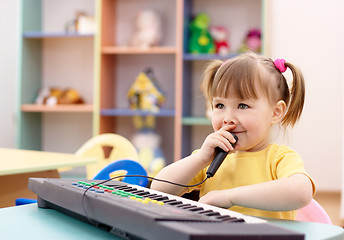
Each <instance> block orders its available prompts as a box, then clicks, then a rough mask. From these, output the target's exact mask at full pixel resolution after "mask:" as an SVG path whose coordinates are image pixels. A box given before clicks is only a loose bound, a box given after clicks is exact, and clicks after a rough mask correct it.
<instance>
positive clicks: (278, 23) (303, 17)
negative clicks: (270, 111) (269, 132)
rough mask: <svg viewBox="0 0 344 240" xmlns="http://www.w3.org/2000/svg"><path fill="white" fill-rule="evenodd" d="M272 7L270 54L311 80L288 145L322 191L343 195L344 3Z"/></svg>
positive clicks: (308, 1)
mask: <svg viewBox="0 0 344 240" xmlns="http://www.w3.org/2000/svg"><path fill="white" fill-rule="evenodd" d="M269 5H270V6H269V7H270V8H271V9H270V10H271V12H270V14H271V15H270V16H269V20H268V21H267V23H268V27H269V28H270V30H269V33H270V36H268V37H269V42H270V43H271V44H270V46H268V49H269V51H270V53H269V55H271V56H272V57H273V58H277V57H278V58H285V59H286V60H287V61H289V62H291V63H294V64H296V65H298V66H299V67H300V68H301V69H302V71H303V73H304V77H305V80H306V91H307V93H306V104H305V108H304V113H303V116H302V118H301V121H300V122H299V124H298V125H297V126H296V127H295V128H294V130H293V131H292V132H291V133H290V135H289V137H288V139H287V142H289V145H291V146H292V147H293V148H294V149H295V150H297V151H298V152H299V153H300V154H301V155H302V157H303V158H304V161H305V166H306V169H307V170H308V172H309V174H310V175H311V176H312V177H313V178H314V180H315V181H316V183H317V187H318V190H325V191H340V190H341V173H342V161H343V150H342V149H343V147H342V146H343V139H342V136H343V97H342V95H343V94H342V93H343V87H342V86H343V84H342V82H343V80H344V78H343V73H344V72H343V64H344V60H343V53H344V52H343V47H342V45H343V32H344V30H343V28H342V27H341V23H342V22H343V13H342V10H343V9H344V2H343V1H341V0H328V1H321V0H313V1H312V0H302V1H299V0H290V1H283V0H274V1H269ZM339 23H340V24H339Z"/></svg>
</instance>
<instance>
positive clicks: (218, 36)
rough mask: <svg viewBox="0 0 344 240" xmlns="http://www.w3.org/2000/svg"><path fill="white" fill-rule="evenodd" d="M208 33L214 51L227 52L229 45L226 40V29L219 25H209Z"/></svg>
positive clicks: (224, 53)
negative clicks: (212, 41)
mask: <svg viewBox="0 0 344 240" xmlns="http://www.w3.org/2000/svg"><path fill="white" fill-rule="evenodd" d="M210 34H211V36H212V37H213V40H214V43H215V47H216V53H218V54H220V55H226V54H228V53H229V49H230V46H229V44H228V42H227V38H228V31H227V29H226V28H224V27H221V26H212V27H210Z"/></svg>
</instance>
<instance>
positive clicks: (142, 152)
mask: <svg viewBox="0 0 344 240" xmlns="http://www.w3.org/2000/svg"><path fill="white" fill-rule="evenodd" d="M151 117H153V116H151ZM137 118H141V117H137ZM141 119H142V118H141ZM137 120H138V119H136V121H137ZM132 142H133V144H134V145H135V147H136V148H137V151H138V153H139V162H140V163H141V164H142V166H143V167H144V168H145V169H146V171H147V173H148V175H149V176H155V175H156V174H157V173H158V172H159V171H160V170H161V169H162V168H163V167H165V165H166V161H165V157H164V154H163V152H162V150H161V148H160V142H161V138H160V136H159V134H157V133H156V131H154V129H152V128H141V129H140V130H139V131H138V133H137V134H135V135H134V137H133V139H132Z"/></svg>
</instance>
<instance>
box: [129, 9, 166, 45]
mask: <svg viewBox="0 0 344 240" xmlns="http://www.w3.org/2000/svg"><path fill="white" fill-rule="evenodd" d="M135 23H136V24H135V25H136V30H135V33H134V36H133V38H132V39H131V43H130V44H131V46H134V47H142V48H148V47H152V46H157V45H159V44H160V41H161V19H160V16H159V15H158V13H157V12H156V11H153V10H151V9H147V10H142V11H140V12H139V13H138V15H137V17H136V22H135Z"/></svg>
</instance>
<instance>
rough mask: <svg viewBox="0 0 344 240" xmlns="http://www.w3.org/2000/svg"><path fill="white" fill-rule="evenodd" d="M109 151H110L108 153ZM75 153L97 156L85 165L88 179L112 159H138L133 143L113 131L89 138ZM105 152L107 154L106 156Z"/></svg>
mask: <svg viewBox="0 0 344 240" xmlns="http://www.w3.org/2000/svg"><path fill="white" fill-rule="evenodd" d="M106 150H108V151H106ZM109 151H110V153H108V152H109ZM75 154H76V155H78V156H89V157H96V158H98V161H97V162H96V163H92V164H89V165H87V166H86V171H87V178H88V179H92V178H93V177H94V176H95V175H96V174H97V173H98V172H99V171H100V170H101V169H103V168H104V167H105V166H107V165H108V164H109V163H111V162H113V161H116V160H119V159H131V160H134V161H137V160H138V153H137V150H136V148H135V147H134V145H133V144H132V143H131V142H130V141H129V140H128V139H126V138H125V137H122V136H120V135H118V134H115V133H104V134H100V135H97V136H95V137H93V138H91V139H90V140H88V141H87V142H86V143H84V144H83V145H82V146H81V147H80V149H79V150H78V151H77V152H76V153H75ZM107 154H109V156H106V155H107Z"/></svg>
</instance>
